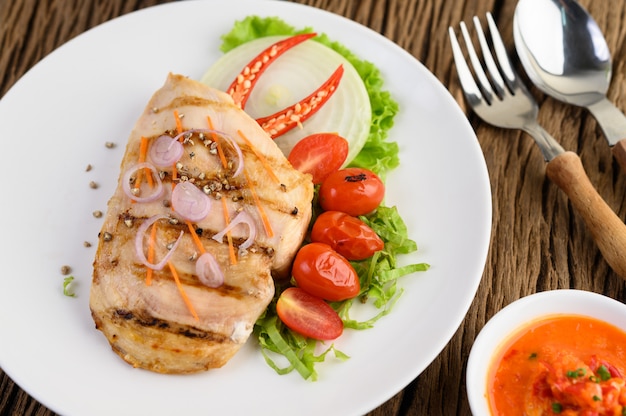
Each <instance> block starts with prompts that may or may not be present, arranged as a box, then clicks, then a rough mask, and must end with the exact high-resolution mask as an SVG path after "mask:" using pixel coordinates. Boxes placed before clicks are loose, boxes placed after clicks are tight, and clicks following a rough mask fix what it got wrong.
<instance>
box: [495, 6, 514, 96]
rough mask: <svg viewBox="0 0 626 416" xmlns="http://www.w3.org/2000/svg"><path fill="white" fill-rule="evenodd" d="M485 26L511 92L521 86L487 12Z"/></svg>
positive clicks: (498, 33)
mask: <svg viewBox="0 0 626 416" xmlns="http://www.w3.org/2000/svg"><path fill="white" fill-rule="evenodd" d="M487 24H488V25H489V33H490V34H491V40H492V42H493V49H494V51H495V52H496V57H497V58H498V63H499V64H500V68H502V72H503V73H504V77H505V78H506V82H507V84H508V86H509V89H510V90H511V91H513V90H514V89H515V88H516V87H520V86H522V84H520V82H519V81H518V79H517V75H516V74H515V71H514V70H513V67H512V66H511V61H510V60H509V57H508V55H507V53H506V47H505V46H504V42H503V41H502V37H501V36H500V32H499V31H498V27H497V26H496V22H495V21H494V20H493V16H492V15H491V13H489V12H487Z"/></svg>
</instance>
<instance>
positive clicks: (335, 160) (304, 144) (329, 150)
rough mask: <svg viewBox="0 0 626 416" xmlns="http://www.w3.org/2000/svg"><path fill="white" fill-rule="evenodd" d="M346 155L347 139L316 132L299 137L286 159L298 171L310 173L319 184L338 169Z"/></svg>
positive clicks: (315, 182)
mask: <svg viewBox="0 0 626 416" xmlns="http://www.w3.org/2000/svg"><path fill="white" fill-rule="evenodd" d="M347 157H348V141H347V140H346V139H344V138H343V137H341V136H339V135H337V134H334V133H317V134H312V135H310V136H307V137H305V138H303V139H301V140H300V141H299V142H298V143H296V145H295V146H294V147H293V149H291V152H290V153H289V156H288V157H287V159H288V160H289V162H290V163H291V165H292V166H293V167H294V169H297V170H299V171H300V172H304V173H310V174H311V175H312V176H313V183H314V184H320V183H322V182H323V181H324V179H326V177H327V176H328V175H330V174H331V173H332V172H335V171H336V170H338V169H339V168H340V167H341V165H343V163H344V162H345V161H346V158H347Z"/></svg>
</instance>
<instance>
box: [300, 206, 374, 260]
mask: <svg viewBox="0 0 626 416" xmlns="http://www.w3.org/2000/svg"><path fill="white" fill-rule="evenodd" d="M311 241H313V242H316V243H324V244H328V245H329V246H331V247H332V248H333V249H334V250H335V251H336V252H337V253H339V254H341V255H342V256H344V257H345V258H347V259H348V260H363V259H366V258H368V257H371V256H372V255H373V254H374V253H376V252H377V251H379V250H382V249H383V247H384V246H385V243H383V240H381V239H380V237H379V236H378V234H376V232H375V231H374V230H372V229H371V228H370V227H369V226H368V225H367V224H365V223H364V222H363V221H361V220H360V219H358V218H356V217H353V216H352V215H348V214H346V213H344V212H340V211H326V212H323V213H322V214H321V215H320V216H318V217H317V219H316V220H315V224H313V229H312V230H311Z"/></svg>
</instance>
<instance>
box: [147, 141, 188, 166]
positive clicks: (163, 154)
mask: <svg viewBox="0 0 626 416" xmlns="http://www.w3.org/2000/svg"><path fill="white" fill-rule="evenodd" d="M184 151H185V149H184V148H183V144H182V143H181V142H179V141H178V140H176V139H173V138H171V137H170V136H168V135H167V134H164V135H162V136H159V137H158V138H157V139H156V140H155V141H154V142H153V143H152V145H151V146H150V149H149V150H148V157H149V158H150V160H151V161H152V163H154V165H155V166H157V167H159V168H166V167H168V166H172V165H174V164H175V163H176V162H178V160H179V159H180V158H181V156H182V155H183V152H184Z"/></svg>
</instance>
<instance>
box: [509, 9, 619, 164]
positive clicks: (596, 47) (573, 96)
mask: <svg viewBox="0 0 626 416" xmlns="http://www.w3.org/2000/svg"><path fill="white" fill-rule="evenodd" d="M513 36H514V39H515V47H516V49H517V54H518V56H519V58H520V62H521V63H522V66H523V67H524V69H525V70H526V73H527V74H528V77H529V78H530V79H531V81H532V82H533V83H535V85H536V86H537V87H538V88H539V89H541V90H542V91H543V92H545V93H546V94H548V95H551V96H552V97H554V98H556V99H558V100H561V101H564V102H566V103H569V104H574V105H578V106H580V107H586V108H587V109H588V110H589V111H590V112H591V114H592V115H593V116H594V117H595V118H596V120H597V121H598V124H599V125H600V127H601V128H602V130H603V131H604V135H605V136H606V139H607V141H608V142H609V145H610V146H611V147H612V149H611V150H612V152H613V156H614V157H615V159H616V160H617V161H618V162H619V164H620V166H621V168H622V170H623V171H624V172H626V116H625V115H624V113H622V112H621V111H620V110H619V109H618V108H617V107H616V106H615V105H614V104H613V103H611V102H610V101H609V100H608V99H607V98H606V92H607V90H608V88H609V83H610V81H611V55H610V52H609V48H608V46H607V44H606V41H605V39H604V36H603V35H602V31H601V30H600V28H599V27H598V25H597V24H596V22H595V20H593V18H592V17H591V16H590V15H589V13H587V11H586V10H585V9H584V8H583V7H582V6H580V5H579V4H578V3H577V2H576V1H575V0H519V1H518V3H517V6H516V9H515V16H514V20H513Z"/></svg>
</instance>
